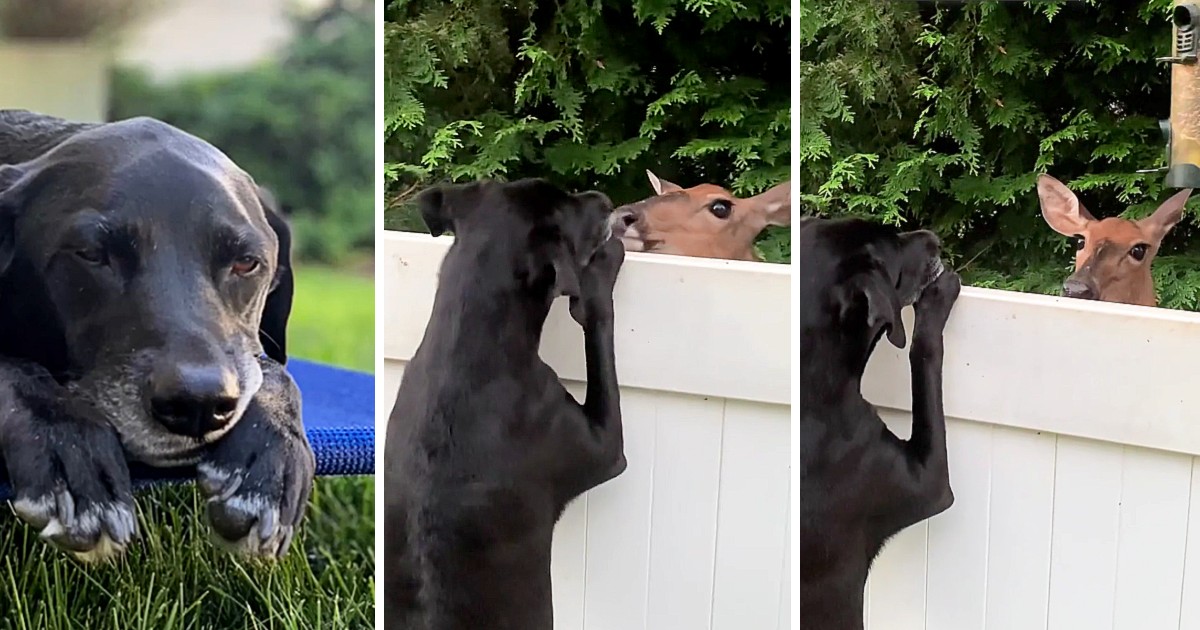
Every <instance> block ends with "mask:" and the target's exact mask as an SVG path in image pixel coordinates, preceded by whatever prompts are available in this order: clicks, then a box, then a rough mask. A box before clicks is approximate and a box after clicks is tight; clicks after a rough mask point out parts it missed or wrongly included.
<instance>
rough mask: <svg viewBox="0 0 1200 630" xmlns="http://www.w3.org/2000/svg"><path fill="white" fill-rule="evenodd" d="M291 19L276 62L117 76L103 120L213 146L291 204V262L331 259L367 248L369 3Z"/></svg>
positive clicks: (371, 129) (371, 156) (371, 96)
mask: <svg viewBox="0 0 1200 630" xmlns="http://www.w3.org/2000/svg"><path fill="white" fill-rule="evenodd" d="M293 21H294V27H295V35H294V37H293V39H292V40H291V41H290V42H288V43H287V44H286V46H285V47H284V48H283V49H282V50H281V51H280V53H279V55H278V57H277V58H276V59H274V60H272V61H270V62H268V63H264V64H262V65H260V66H257V67H254V68H251V69H248V70H245V71H239V72H232V73H222V74H215V75H211V76H195V77H188V78H185V79H183V80H180V81H174V82H170V83H164V84H158V83H155V82H153V81H151V80H150V79H149V78H148V77H146V76H145V75H144V73H142V72H139V71H137V70H136V69H123V70H120V71H118V72H116V74H115V76H114V82H113V89H112V93H113V96H112V105H111V111H110V119H119V118H128V117H130V116H153V117H155V118H159V119H161V120H164V121H166V122H168V123H171V124H173V125H175V126H177V127H180V128H181V129H184V130H186V131H188V132H191V133H193V134H195V135H197V136H200V137H202V138H204V139H205V140H208V141H209V142H211V143H213V144H214V145H216V146H217V147H218V148H220V149H221V150H222V151H224V152H225V153H226V154H228V155H229V156H230V158H232V159H233V160H234V161H235V162H237V163H238V165H240V166H241V167H242V168H244V169H245V170H246V171H247V172H249V173H250V174H251V175H252V176H253V177H254V178H255V180H256V181H257V182H258V183H259V184H261V185H263V186H266V187H267V188H269V189H270V190H271V191H272V192H273V193H274V194H275V195H276V197H277V198H278V199H279V201H280V202H281V203H282V204H284V205H286V206H288V207H290V208H291V210H292V212H293V214H292V216H291V221H292V226H293V231H294V232H295V237H296V250H295V254H296V255H297V256H298V257H299V258H302V259H309V260H319V261H322V262H337V261H340V260H342V258H343V257H344V256H346V255H347V254H348V253H349V252H350V251H351V250H353V249H359V248H371V247H373V246H374V222H375V219H374V217H375V212H374V208H375V184H374V173H375V171H376V168H375V166H374V163H375V105H374V103H375V87H374V68H375V61H374V58H375V57H374V50H375V45H374V44H375V39H374V38H375V35H374V4H373V3H372V2H369V1H361V2H351V1H343V2H339V3H334V4H333V5H332V8H330V9H329V10H327V11H323V12H321V13H318V14H312V15H310V14H302V15H300V14H298V15H297V16H296V17H294V19H293ZM214 45H219V43H216V42H214Z"/></svg>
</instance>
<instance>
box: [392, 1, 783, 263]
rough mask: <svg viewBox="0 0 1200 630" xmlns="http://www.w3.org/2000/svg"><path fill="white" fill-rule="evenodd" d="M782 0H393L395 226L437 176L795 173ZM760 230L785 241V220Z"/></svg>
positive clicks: (682, 178)
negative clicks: (780, 226)
mask: <svg viewBox="0 0 1200 630" xmlns="http://www.w3.org/2000/svg"><path fill="white" fill-rule="evenodd" d="M789 4H790V3H789V2H788V0H749V1H746V0H742V1H738V0H703V1H701V0H635V1H633V2H630V1H628V0H562V1H560V2H545V1H537V0H450V1H446V0H392V1H390V2H389V3H388V5H387V9H386V22H385V35H384V40H385V43H384V51H385V71H384V72H385V74H384V77H385V79H384V80H385V92H386V94H385V101H386V105H385V109H384V120H385V131H384V132H385V140H386V148H385V162H386V165H385V177H386V181H387V191H388V200H389V207H390V208H391V209H393V210H394V211H392V212H389V214H388V225H389V227H400V228H405V229H419V228H420V225H419V223H418V222H417V221H416V220H415V218H414V217H412V215H411V213H410V212H406V211H404V210H402V209H401V208H402V206H403V205H404V202H405V201H406V200H407V199H409V198H410V197H411V195H412V193H413V192H414V191H416V190H419V189H420V188H421V187H423V186H425V185H427V184H429V183H432V182H437V181H446V180H453V181H466V180H473V179H477V178H502V179H516V178H519V177H531V176H540V177H547V178H550V179H552V180H553V181H555V182H557V183H559V184H561V185H563V186H565V187H568V188H574V189H585V188H596V189H599V190H603V191H605V192H606V193H608V195H609V196H610V197H612V198H613V200H614V201H616V202H617V203H624V202H630V201H635V200H637V199H641V198H644V197H647V196H649V195H650V194H652V191H651V189H650V185H649V183H648V182H647V179H646V176H645V170H646V169H648V168H649V169H652V170H654V171H655V173H657V174H658V175H660V176H662V177H664V178H666V179H668V180H671V181H674V182H676V183H679V184H681V185H684V186H689V185H694V184H699V183H703V182H709V183H715V184H719V185H723V186H725V187H727V188H730V189H731V190H733V191H734V192H735V193H737V194H743V195H744V194H749V193H754V192H759V191H762V190H765V189H766V188H769V187H770V186H772V185H774V184H777V183H779V182H782V181H784V180H786V179H787V178H788V165H789V162H790V158H791V156H790V151H789V139H790V133H791V132H790V117H789V113H790V112H789V105H790V92H789V89H790V85H789V60H790V48H789V43H788V39H789V38H788V31H789V22H788V20H789V13H790V11H789ZM767 238H768V240H770V241H772V242H770V243H763V244H762V249H763V250H764V253H766V254H768V255H770V253H771V252H773V251H779V250H782V251H783V253H784V255H786V252H787V249H788V248H787V247H786V239H787V230H782V229H781V230H775V231H773V232H772V234H771V235H770V236H769V237H767ZM781 241H783V242H782V243H781ZM781 245H783V246H782V247H781Z"/></svg>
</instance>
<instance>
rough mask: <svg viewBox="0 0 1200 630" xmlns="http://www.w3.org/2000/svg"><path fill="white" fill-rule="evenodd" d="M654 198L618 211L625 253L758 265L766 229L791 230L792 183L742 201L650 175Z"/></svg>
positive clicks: (718, 191) (707, 187)
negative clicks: (757, 243) (758, 240)
mask: <svg viewBox="0 0 1200 630" xmlns="http://www.w3.org/2000/svg"><path fill="white" fill-rule="evenodd" d="M646 175H648V176H649V177H650V185H651V186H653V187H654V193H655V196H654V197H650V198H649V199H645V200H642V201H639V202H637V203H632V204H629V205H627V206H623V207H621V208H618V209H617V217H618V221H617V228H616V235H617V236H620V237H621V241H622V242H623V243H624V244H625V250H626V251H631V252H660V253H664V254H676V255H680V256H701V257H704V258H725V259H730V260H757V258H756V257H755V255H754V239H755V237H757V236H758V235H759V233H760V232H762V231H763V230H764V229H766V227H767V226H768V225H790V224H791V212H792V203H791V201H792V198H791V192H790V187H789V182H784V183H782V184H779V185H778V186H775V187H774V188H771V189H770V190H768V191H766V192H764V193H761V194H758V195H755V196H753V197H749V198H747V199H738V198H737V197H735V196H734V195H733V193H731V192H729V191H728V190H725V189H724V188H721V187H720V186H715V185H713V184H700V185H699V186H693V187H691V188H683V187H681V186H679V185H677V184H672V183H671V182H668V181H666V180H664V179H661V178H659V177H658V176H656V175H655V174H654V173H651V172H650V171H646Z"/></svg>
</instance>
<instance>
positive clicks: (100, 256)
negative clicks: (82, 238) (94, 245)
mask: <svg viewBox="0 0 1200 630" xmlns="http://www.w3.org/2000/svg"><path fill="white" fill-rule="evenodd" d="M75 256H77V257H78V258H79V259H80V260H82V261H83V262H85V263H87V264H89V265H106V264H108V256H107V255H105V253H104V250H100V249H80V250H76V252H75Z"/></svg>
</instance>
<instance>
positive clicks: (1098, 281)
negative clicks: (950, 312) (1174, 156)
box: [1037, 175, 1192, 306]
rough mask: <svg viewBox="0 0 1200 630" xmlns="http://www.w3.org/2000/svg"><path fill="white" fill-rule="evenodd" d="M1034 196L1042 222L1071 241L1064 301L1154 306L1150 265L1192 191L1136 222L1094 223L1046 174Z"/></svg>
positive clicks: (1110, 219) (1062, 186)
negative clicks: (1072, 255)
mask: <svg viewBox="0 0 1200 630" xmlns="http://www.w3.org/2000/svg"><path fill="white" fill-rule="evenodd" d="M1037 191H1038V201H1039V202H1040V203H1041V206H1042V218H1044V219H1045V220H1046V223H1047V224H1048V225H1049V226H1050V227H1051V229H1053V230H1054V231H1055V232H1058V233H1059V234H1062V235H1064V236H1070V237H1073V238H1074V239H1075V272H1074V273H1072V274H1071V275H1070V276H1069V277H1068V278H1067V279H1066V281H1064V282H1063V286H1062V292H1063V295H1064V296H1065V297H1071V298H1079V299H1084V300H1098V301H1101V302H1118V303H1122V304H1135V305H1140V306H1158V296H1157V295H1156V294H1155V291H1154V278H1153V277H1152V276H1151V275H1150V265H1151V263H1153V262H1154V257H1155V255H1157V254H1158V249H1159V245H1161V244H1162V240H1163V237H1164V236H1166V235H1167V232H1170V231H1171V228H1173V227H1175V224H1177V223H1179V221H1180V219H1182V218H1183V206H1184V204H1185V203H1187V200H1188V196H1190V195H1191V194H1192V190H1191V189H1190V188H1189V189H1186V190H1183V191H1181V192H1178V193H1176V194H1175V195H1172V196H1171V198H1170V199H1167V200H1166V201H1164V202H1163V203H1162V205H1160V206H1159V207H1158V209H1156V210H1155V211H1154V213H1153V214H1151V215H1150V216H1148V217H1145V218H1143V219H1138V220H1136V221H1134V220H1130V219H1123V218H1120V217H1108V218H1105V219H1100V220H1097V219H1096V218H1095V217H1093V216H1092V214H1091V213H1090V212H1088V211H1087V209H1086V208H1084V207H1083V204H1082V203H1080V201H1079V197H1077V196H1076V195H1075V193H1074V192H1071V189H1069V188H1067V186H1066V185H1065V184H1063V183H1062V182H1060V181H1058V180H1057V179H1054V178H1053V177H1051V176H1049V175H1040V176H1038V180H1037Z"/></svg>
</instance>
